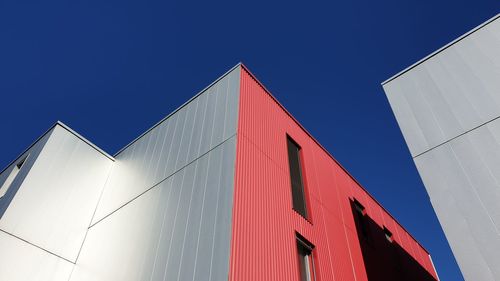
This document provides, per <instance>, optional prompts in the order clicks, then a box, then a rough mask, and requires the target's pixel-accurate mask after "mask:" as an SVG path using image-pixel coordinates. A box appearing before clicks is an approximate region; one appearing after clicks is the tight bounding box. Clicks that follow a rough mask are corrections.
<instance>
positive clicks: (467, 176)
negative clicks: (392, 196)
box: [383, 16, 500, 281]
mask: <svg viewBox="0 0 500 281" xmlns="http://www.w3.org/2000/svg"><path fill="white" fill-rule="evenodd" d="M499 78H500V17H499V16H496V17H495V18H493V19H492V20H491V21H490V22H488V23H487V24H485V25H484V26H482V27H481V28H479V29H477V30H475V31H474V32H472V33H470V34H469V35H467V36H466V37H463V38H462V39H461V40H459V41H457V42H456V43H454V44H452V45H450V46H449V47H447V48H445V49H443V50H441V51H440V52H439V53H437V54H435V55H433V56H432V57H430V58H428V59H427V60H424V61H423V62H421V63H419V64H418V65H416V66H414V67H413V68H411V69H410V70H408V71H406V72H404V73H403V74H401V75H400V76H397V77H396V78H394V79H392V80H390V81H389V82H387V83H385V84H384V85H383V86H384V90H385V92H386V94H387V97H388V99H389V102H390V104H391V107H392V109H393V111H394V114H395V116H396V119H397V121H398V123H399V126H400V128H401V131H402V132H403V135H404V137H405V140H406V142H407V144H408V147H409V148H410V151H411V153H412V156H413V158H414V161H415V164H416V166H417V169H418V171H419V173H420V176H421V177H422V180H423V182H424V185H425V187H426V189H427V192H428V194H429V196H430V199H431V202H432V205H433V207H434V210H435V211H436V214H437V216H438V218H439V221H440V223H441V225H442V227H443V229H444V232H445V234H446V237H447V239H448V241H449V242H450V246H451V248H452V250H453V253H454V255H455V257H456V259H457V262H458V264H459V266H460V269H461V270H462V273H463V274H464V277H465V279H466V280H468V281H475V280H485V281H488V280H500V204H499V203H498V202H500V119H498V118H499V117H500V79H499Z"/></svg>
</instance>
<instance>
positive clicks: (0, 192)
mask: <svg viewBox="0 0 500 281" xmlns="http://www.w3.org/2000/svg"><path fill="white" fill-rule="evenodd" d="M26 158H27V156H26V157H24V158H23V159H22V160H21V161H19V162H18V163H17V164H16V165H14V167H13V168H12V170H11V171H10V174H9V175H8V176H7V178H6V179H5V181H4V182H3V184H2V187H0V198H2V197H3V196H4V195H5V194H6V193H7V190H9V187H10V185H11V184H12V182H13V181H14V179H15V178H16V176H17V174H18V173H19V171H20V170H21V167H22V166H23V164H24V161H26Z"/></svg>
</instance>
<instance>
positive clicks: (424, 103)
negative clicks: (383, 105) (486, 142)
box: [384, 19, 500, 156]
mask: <svg viewBox="0 0 500 281" xmlns="http://www.w3.org/2000/svg"><path fill="white" fill-rule="evenodd" d="M499 34H500V20H498V19H497V20H495V21H493V22H491V23H490V24H488V25H486V26H484V27H483V28H482V29H481V30H478V31H476V32H474V33H472V34H470V35H469V36H467V37H466V38H464V39H462V40H461V41H460V42H458V43H456V44H454V45H452V46H450V47H448V48H447V49H445V50H443V51H441V52H440V53H439V54H436V55H435V56H433V57H431V58H429V59H428V60H427V61H425V62H423V63H421V64H419V65H417V66H415V67H414V68H413V69H412V70H410V71H408V72H406V73H404V74H402V75H401V76H399V77H397V78H396V79H394V80H391V81H390V82H388V83H386V84H384V90H385V92H386V94H387V97H388V99H389V102H390V103H391V107H392V108H393V111H394V113H395V115H396V118H397V119H398V123H399V124H400V127H401V130H402V132H403V134H404V135H405V139H406V140H407V142H408V146H409V148H410V151H411V153H412V155H413V156H416V155H418V154H420V153H423V152H424V151H426V150H428V149H431V148H432V147H435V146H436V145H439V144H441V143H443V142H445V141H447V140H448V139H450V138H453V137H456V136H457V135H459V134H461V133H462V132H465V131H468V130H471V129H473V128H475V127H477V126H479V125H481V124H484V123H485V122H488V121H490V120H491V119H493V118H496V117H498V116H500V83H498V77H500V36H499ZM408 107H410V111H411V114H410V115H409V113H406V114H404V113H402V109H404V108H408ZM407 110H408V109H405V111H407ZM415 132H418V134H420V133H421V134H423V138H422V137H420V136H417V137H416V136H415V134H416V133H415Z"/></svg>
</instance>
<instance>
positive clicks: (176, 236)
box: [71, 136, 236, 281]
mask: <svg viewBox="0 0 500 281" xmlns="http://www.w3.org/2000/svg"><path fill="white" fill-rule="evenodd" d="M235 139H236V137H235V136H233V137H232V138H230V139H229V140H227V141H226V142H224V143H223V144H221V145H219V146H218V147H216V148H214V149H213V150H211V151H210V152H208V153H206V154H204V155H203V156H202V157H200V158H199V159H197V160H196V161H194V162H192V163H190V164H189V165H187V166H186V167H184V168H182V169H181V170H180V171H178V172H176V173H174V174H173V175H172V176H170V177H169V178H167V179H165V180H164V181H162V182H161V183H160V184H158V185H156V186H155V187H153V188H151V189H149V190H148V191H146V192H145V193H144V194H142V195H140V196H139V197H137V198H135V199H134V200H132V201H131V202H129V203H127V204H126V205H124V206H123V207H121V208H120V209H118V210H116V211H115V212H114V213H112V214H111V215H109V216H107V217H106V218H104V219H103V220H101V221H99V222H98V223H96V224H95V225H93V226H92V227H91V228H90V229H89V233H88V235H87V238H86V240H85V243H84V246H83V248H82V252H81V255H80V257H79V259H78V263H77V265H76V266H75V270H74V272H73V274H72V277H71V281H141V280H144V281H156V280H158V281H160V280H172V281H184V280H189V281H198V280H199V281H202V280H209V281H210V280H211V281H218V280H227V278H228V273H229V247H230V242H231V221H232V220H231V216H232V202H233V196H232V193H233V189H234V165H235V164H234V161H235V153H236V141H235Z"/></svg>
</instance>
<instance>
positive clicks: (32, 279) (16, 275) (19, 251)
mask: <svg viewBox="0 0 500 281" xmlns="http://www.w3.org/2000/svg"><path fill="white" fill-rule="evenodd" d="M0 249H2V250H1V251H0V261H1V262H0V280H5V281H67V280H68V278H69V275H70V274H71V270H72V269H73V264H72V263H70V262H68V261H65V260H63V259H61V258H58V257H56V256H54V255H52V254H50V253H48V252H46V251H44V250H42V249H39V248H37V247H35V246H33V245H30V244H28V243H26V242H24V241H22V240H20V239H18V238H16V237H13V236H11V235H9V234H6V233H4V232H2V231H0Z"/></svg>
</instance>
